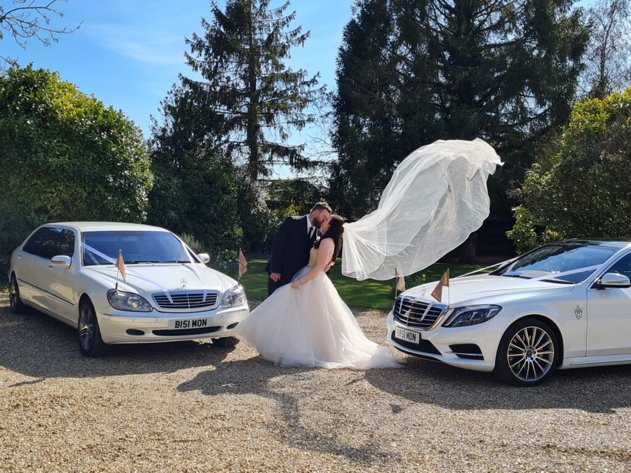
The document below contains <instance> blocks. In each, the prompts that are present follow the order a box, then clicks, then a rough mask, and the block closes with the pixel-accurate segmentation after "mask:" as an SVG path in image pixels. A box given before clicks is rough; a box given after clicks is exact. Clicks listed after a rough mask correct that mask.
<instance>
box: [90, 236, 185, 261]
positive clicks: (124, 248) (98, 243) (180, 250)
mask: <svg viewBox="0 0 631 473" xmlns="http://www.w3.org/2000/svg"><path fill="white" fill-rule="evenodd" d="M82 250H83V265H84V266H93V265H100V264H113V262H114V261H116V258H117V257H118V252H119V250H120V251H121V252H122V254H123V259H124V260H125V264H141V263H189V262H190V261H191V259H190V257H189V254H188V252H187V251H186V248H185V247H184V246H183V245H182V243H181V242H180V240H178V239H177V238H176V237H175V235H173V234H172V233H169V232H146V231H103V232H85V233H84V234H83V243H82Z"/></svg>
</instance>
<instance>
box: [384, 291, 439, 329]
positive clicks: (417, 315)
mask: <svg viewBox="0 0 631 473" xmlns="http://www.w3.org/2000/svg"><path fill="white" fill-rule="evenodd" d="M444 310H445V306H444V305H442V304H432V303H431V302H427V301H422V300H418V299H416V298H414V297H410V296H399V297H397V300H396V302H395V304H394V309H393V310H392V313H393V315H394V318H395V319H396V320H398V321H399V322H401V323H402V324H405V325H407V326H408V327H418V328H428V327H431V326H432V325H434V323H435V322H436V320H438V317H440V316H441V314H442V313H443V311H444Z"/></svg>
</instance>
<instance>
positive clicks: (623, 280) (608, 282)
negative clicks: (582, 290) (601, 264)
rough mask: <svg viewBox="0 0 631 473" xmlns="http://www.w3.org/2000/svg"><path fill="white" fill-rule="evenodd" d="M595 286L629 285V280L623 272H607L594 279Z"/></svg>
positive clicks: (630, 284)
mask: <svg viewBox="0 0 631 473" xmlns="http://www.w3.org/2000/svg"><path fill="white" fill-rule="evenodd" d="M596 287H597V288H601V289H602V288H605V287H631V280H629V278H628V277H627V276H625V275H624V274H620V273H607V274H604V275H603V276H602V277H601V278H600V279H598V280H597V281H596Z"/></svg>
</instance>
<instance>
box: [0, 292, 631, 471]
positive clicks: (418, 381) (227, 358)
mask: <svg viewBox="0 0 631 473" xmlns="http://www.w3.org/2000/svg"><path fill="white" fill-rule="evenodd" d="M357 317H358V320H359V322H360V324H361V326H362V328H363V329H364V330H365V332H366V333H367V335H368V336H369V337H370V338H372V339H373V340H376V341H381V340H382V339H383V331H384V328H385V314H384V313H379V312H357ZM406 360H407V362H406V363H405V366H404V367H403V368H402V369H399V370H372V371H367V372H360V371H350V370H337V371H332V370H331V371H329V370H319V369H297V368H293V369H284V368H278V367H276V366H274V365H272V364H270V363H267V362H265V361H264V360H261V359H260V358H258V357H257V355H256V352H255V351H254V350H253V349H251V348H250V347H248V346H246V345H244V344H240V345H238V346H237V347H236V348H234V349H230V350H226V349H220V348H218V347H214V346H213V345H212V344H211V343H193V342H191V343H178V344H164V345H151V346H118V347H115V348H114V350H113V351H112V353H111V354H110V355H109V356H108V357H106V358H98V359H88V358H84V357H82V356H81V355H80V353H79V350H78V348H77V346H76V334H75V332H74V331H73V330H72V329H71V328H70V327H67V326H66V325H63V324H61V323H60V322H57V321H55V320H53V319H51V318H48V317H46V316H43V315H41V314H39V313H37V312H32V313H29V314H27V315H19V316H15V315H12V314H9V313H8V310H7V297H6V295H0V471H7V472H17V471H29V472H31V471H42V472H53V471H72V472H75V471H76V472H89V471H94V472H102V471H107V472H110V471H111V472H126V471H141V472H155V471H165V472H174V471H178V472H179V471H200V472H210V471H314V472H315V471H317V472H329V471H330V472H347V471H357V472H359V471H362V472H363V471H375V472H376V471H379V472H388V471H393V472H395V471H397V472H398V471H400V472H404V471H405V472H413V471H432V472H436V471H445V472H468V471H481V472H482V471H484V472H486V471H498V472H506V471H533V472H535V471H536V472H540V471H546V472H576V471H598V472H604V471H620V472H622V471H631V426H630V424H631V392H630V388H631V366H627V367H612V368H605V369H602V368H601V369H585V370H576V371H564V372H559V373H558V374H557V375H556V376H555V377H553V379H552V380H550V381H549V382H548V383H547V384H545V385H543V386H539V387H536V388H530V389H517V388H512V387H508V386H504V385H502V384H498V383H497V382H496V381H495V380H494V379H493V378H492V377H491V376H490V375H484V374H478V373H473V372H467V371H463V370H458V369H455V368H450V367H448V366H443V365H441V364H437V363H431V362H427V361H421V360H414V359H410V358H407V359H406Z"/></svg>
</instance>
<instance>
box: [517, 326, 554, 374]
mask: <svg viewBox="0 0 631 473" xmlns="http://www.w3.org/2000/svg"><path fill="white" fill-rule="evenodd" d="M506 356H507V361H508V367H509V369H510V370H511V372H512V373H513V375H514V376H515V377H516V378H517V379H519V380H521V381H524V382H528V383H531V382H534V381H538V380H540V379H541V378H543V377H544V376H545V375H546V374H547V373H548V372H549V371H550V369H551V368H552V366H553V363H554V341H553V340H552V337H551V336H550V334H549V333H548V332H547V331H546V330H544V329H542V328H541V327H536V326H527V327H523V328H522V329H521V330H519V331H518V332H516V333H515V335H513V337H512V338H511V340H510V343H509V345H508V351H507V353H506Z"/></svg>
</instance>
